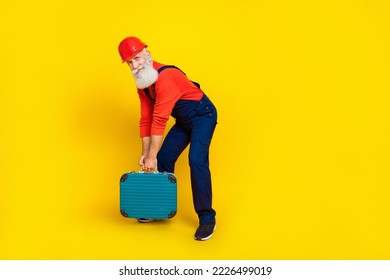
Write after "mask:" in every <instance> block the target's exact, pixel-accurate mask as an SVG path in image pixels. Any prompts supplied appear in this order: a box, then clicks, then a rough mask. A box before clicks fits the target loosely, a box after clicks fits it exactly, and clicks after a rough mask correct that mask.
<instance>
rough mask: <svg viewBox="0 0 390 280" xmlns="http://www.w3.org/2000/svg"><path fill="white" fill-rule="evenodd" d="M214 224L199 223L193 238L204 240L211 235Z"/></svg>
mask: <svg viewBox="0 0 390 280" xmlns="http://www.w3.org/2000/svg"><path fill="white" fill-rule="evenodd" d="M215 228H216V226H215V223H213V224H205V225H199V227H198V229H197V230H196V232H195V240H199V241H205V240H207V239H209V238H210V237H211V236H213V232H214V230H215Z"/></svg>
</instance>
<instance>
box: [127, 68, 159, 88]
mask: <svg viewBox="0 0 390 280" xmlns="http://www.w3.org/2000/svg"><path fill="white" fill-rule="evenodd" d="M131 74H133V77H134V79H135V84H136V86H137V88H139V89H144V88H147V87H149V86H151V85H153V84H154V83H155V82H156V81H157V78H158V72H157V70H156V69H154V68H153V65H152V62H145V64H143V65H140V66H138V67H137V68H136V69H134V70H132V71H131Z"/></svg>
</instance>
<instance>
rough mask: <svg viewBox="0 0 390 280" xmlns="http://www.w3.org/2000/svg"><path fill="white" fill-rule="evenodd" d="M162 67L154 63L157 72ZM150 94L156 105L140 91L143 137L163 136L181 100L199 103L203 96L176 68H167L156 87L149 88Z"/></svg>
mask: <svg viewBox="0 0 390 280" xmlns="http://www.w3.org/2000/svg"><path fill="white" fill-rule="evenodd" d="M162 66H164V64H161V63H158V62H155V61H153V67H154V68H155V69H156V70H158V69H159V68H160V67H162ZM153 88H154V90H153ZM149 93H150V95H151V96H152V98H153V99H155V100H156V102H155V103H154V104H153V102H152V100H150V98H149V97H147V96H146V94H145V92H144V91H143V90H142V89H138V95H139V98H140V101H141V119H140V122H139V127H140V136H141V137H147V136H150V135H163V134H164V130H165V126H166V123H167V121H168V119H169V117H170V115H171V113H172V109H173V107H174V106H175V104H176V102H177V101H178V100H179V99H182V100H196V101H199V100H200V99H202V96H203V92H202V91H201V90H200V89H199V88H198V87H196V86H195V85H194V84H193V83H192V82H191V81H190V80H189V79H188V78H187V77H186V76H185V75H184V74H183V73H182V72H181V71H180V70H178V69H175V68H167V69H165V70H164V71H161V73H160V74H159V75H158V79H157V81H156V83H155V86H154V87H152V86H150V87H149Z"/></svg>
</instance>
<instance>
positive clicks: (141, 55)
mask: <svg viewBox="0 0 390 280" xmlns="http://www.w3.org/2000/svg"><path fill="white" fill-rule="evenodd" d="M146 48H147V45H146V44H145V43H144V42H142V41H141V40H140V39H139V38H137V37H127V38H125V39H123V40H122V41H121V42H120V44H119V54H120V55H121V58H122V62H126V63H127V64H128V65H129V66H130V69H131V73H132V75H133V77H134V79H135V83H136V86H137V89H138V95H139V98H140V102H141V118H140V123H139V125H140V136H141V139H142V155H141V158H140V160H139V164H140V166H142V169H143V170H144V171H155V170H158V171H160V172H164V171H165V172H172V173H173V172H174V168H175V163H176V160H177V159H178V157H179V156H180V154H181V153H182V152H183V151H184V149H185V148H186V147H187V146H188V145H189V144H190V148H189V165H190V170H191V186H192V196H193V203H194V208H195V211H196V213H197V215H198V217H199V227H198V228H197V230H196V232H195V239H196V240H207V239H209V238H210V237H211V236H212V234H213V231H214V230H215V215H216V212H215V210H214V209H213V208H212V187H211V175H210V169H209V146H210V143H211V139H212V136H213V133H214V129H215V126H216V124H217V110H216V108H215V107H214V105H213V103H212V102H211V101H210V100H209V98H208V97H207V96H206V95H205V94H204V93H203V91H202V90H201V89H200V88H199V85H198V84H196V83H194V82H192V81H190V80H189V79H188V78H187V77H186V75H185V74H184V73H183V72H182V71H181V70H180V69H178V68H176V67H174V66H167V65H164V64H161V63H158V62H156V61H153V60H152V57H151V54H150V52H149V51H148V50H147V49H146ZM170 116H173V117H174V118H175V119H176V122H175V124H174V125H173V127H172V128H171V129H170V131H169V132H168V133H167V135H166V137H165V139H164V141H163V134H164V131H165V127H166V122H167V121H168V119H169V117H170ZM139 221H140V222H151V221H154V220H153V219H140V220H139Z"/></svg>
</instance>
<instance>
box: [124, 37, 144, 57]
mask: <svg viewBox="0 0 390 280" xmlns="http://www.w3.org/2000/svg"><path fill="white" fill-rule="evenodd" d="M146 47H147V45H146V44H145V43H144V42H142V41H141V40H140V39H138V38H137V37H126V38H125V39H123V40H122V42H120V44H119V47H118V49H119V54H120V55H121V57H122V62H125V61H127V60H129V59H131V58H132V57H133V56H135V55H136V54H137V53H139V52H140V51H142V50H143V49H144V48H146Z"/></svg>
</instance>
